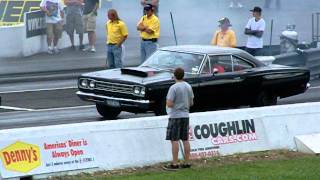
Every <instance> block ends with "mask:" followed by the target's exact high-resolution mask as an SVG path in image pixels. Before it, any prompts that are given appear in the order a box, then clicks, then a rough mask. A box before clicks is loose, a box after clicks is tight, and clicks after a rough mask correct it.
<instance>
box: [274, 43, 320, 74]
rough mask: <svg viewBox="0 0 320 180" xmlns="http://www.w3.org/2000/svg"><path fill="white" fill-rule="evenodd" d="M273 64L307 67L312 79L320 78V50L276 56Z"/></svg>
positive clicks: (298, 51)
mask: <svg viewBox="0 0 320 180" xmlns="http://www.w3.org/2000/svg"><path fill="white" fill-rule="evenodd" d="M274 57H275V60H274V61H273V62H272V64H282V65H287V66H295V67H307V68H308V69H309V70H310V73H311V74H310V75H311V77H312V78H319V77H320V48H313V49H307V50H297V51H296V52H290V53H286V54H280V55H276V56H274Z"/></svg>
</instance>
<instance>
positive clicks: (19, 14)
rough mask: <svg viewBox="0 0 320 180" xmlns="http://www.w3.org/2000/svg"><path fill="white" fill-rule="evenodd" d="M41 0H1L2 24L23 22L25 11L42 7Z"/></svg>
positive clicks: (0, 15) (0, 24)
mask: <svg viewBox="0 0 320 180" xmlns="http://www.w3.org/2000/svg"><path fill="white" fill-rule="evenodd" d="M40 2H41V0H0V26H13V25H17V24H21V23H23V19H24V17H23V16H24V13H25V12H30V11H35V10H39V9H40V7H39V6H40Z"/></svg>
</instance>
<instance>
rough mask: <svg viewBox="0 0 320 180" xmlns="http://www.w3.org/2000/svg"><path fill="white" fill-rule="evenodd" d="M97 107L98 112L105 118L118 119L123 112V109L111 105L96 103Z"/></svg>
mask: <svg viewBox="0 0 320 180" xmlns="http://www.w3.org/2000/svg"><path fill="white" fill-rule="evenodd" d="M96 108H97V111H98V113H99V114H100V115H101V116H103V117H104V118H105V119H110V120H111V119H116V118H117V117H118V115H119V114H120V113H121V109H119V108H114V107H110V106H106V105H104V104H99V103H97V104H96Z"/></svg>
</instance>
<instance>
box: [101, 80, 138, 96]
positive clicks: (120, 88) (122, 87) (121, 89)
mask: <svg viewBox="0 0 320 180" xmlns="http://www.w3.org/2000/svg"><path fill="white" fill-rule="evenodd" d="M95 89H96V90H102V91H107V92H116V93H123V94H133V85H126V84H119V83H110V82H101V81H96V87H95Z"/></svg>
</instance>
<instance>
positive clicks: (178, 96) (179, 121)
mask: <svg viewBox="0 0 320 180" xmlns="http://www.w3.org/2000/svg"><path fill="white" fill-rule="evenodd" d="M183 77H184V70H183V69H182V68H177V69H175V71H174V79H175V81H176V83H175V84H174V85H172V86H171V87H170V88H169V91H168V95H167V103H166V104H167V107H168V109H169V110H168V114H169V122H168V127H167V134H166V140H170V141H171V145H172V163H171V164H169V165H166V166H164V168H165V169H167V170H176V169H178V168H179V165H178V153H179V141H180V140H182V142H183V147H184V158H185V159H184V160H185V161H184V163H183V164H181V165H180V166H181V167H182V168H189V167H190V166H191V164H190V162H189V160H190V143H189V108H190V107H191V106H192V105H193V98H194V95H193V91H192V87H191V86H190V84H188V83H187V82H185V81H183Z"/></svg>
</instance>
